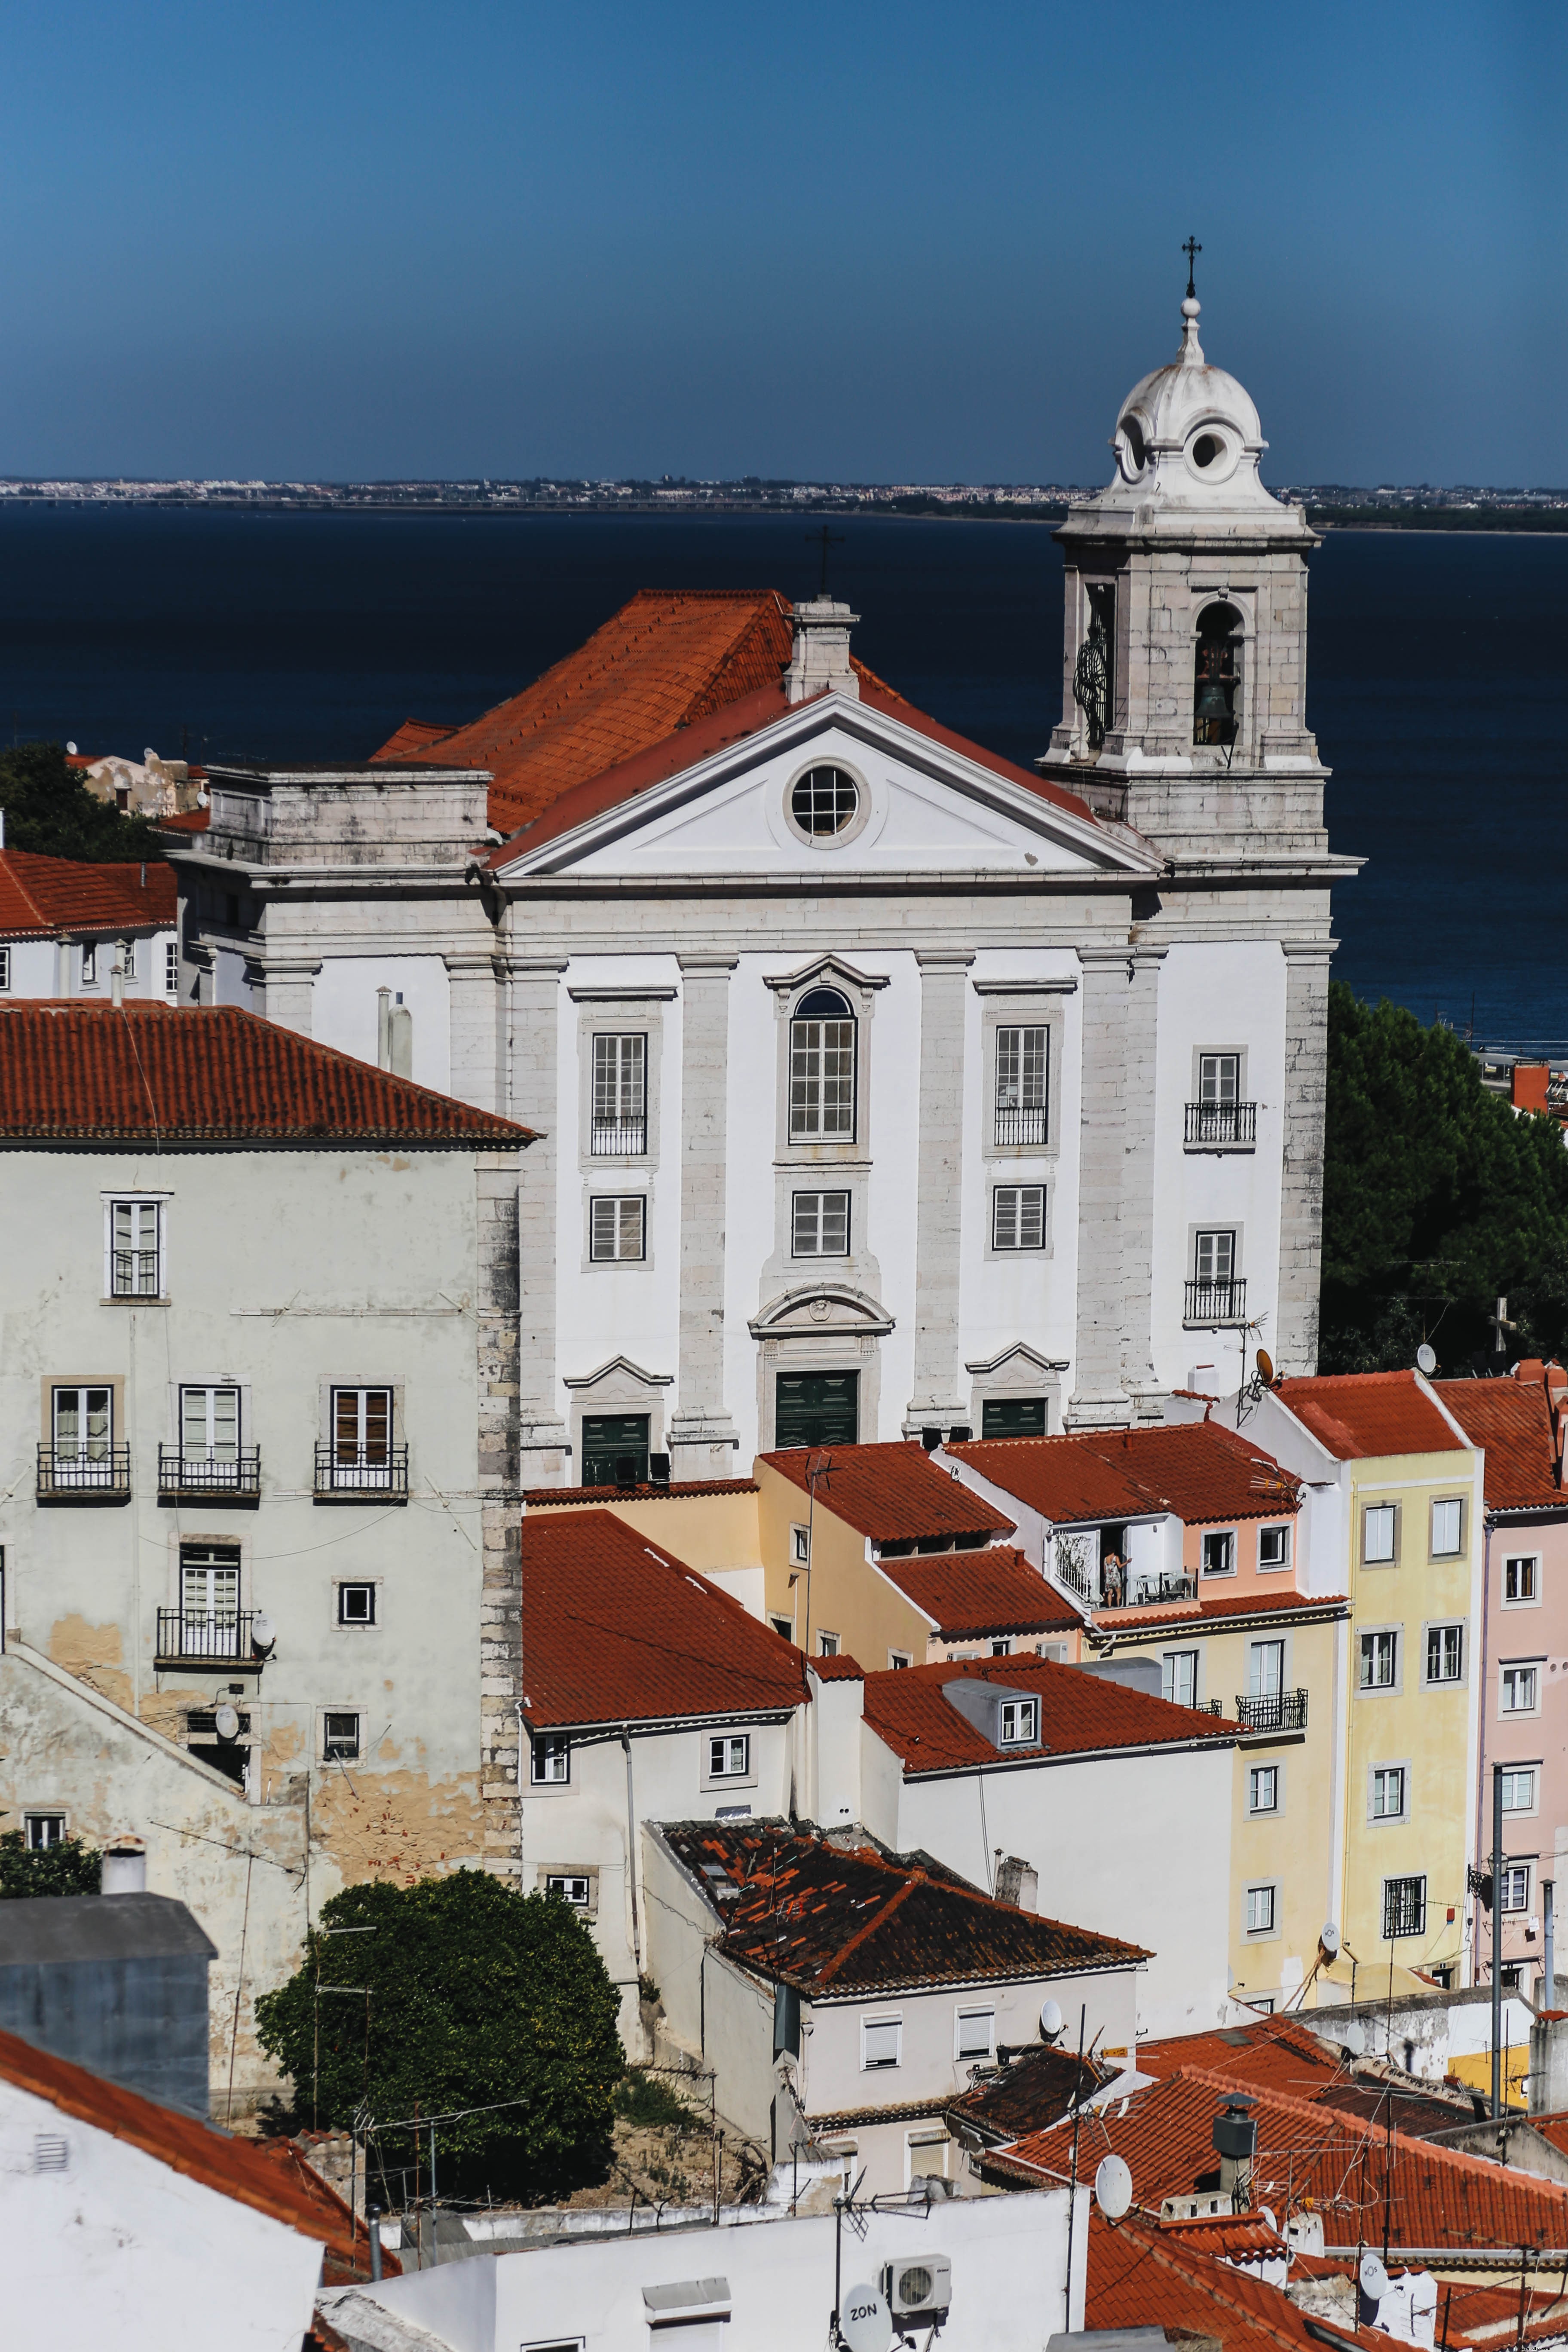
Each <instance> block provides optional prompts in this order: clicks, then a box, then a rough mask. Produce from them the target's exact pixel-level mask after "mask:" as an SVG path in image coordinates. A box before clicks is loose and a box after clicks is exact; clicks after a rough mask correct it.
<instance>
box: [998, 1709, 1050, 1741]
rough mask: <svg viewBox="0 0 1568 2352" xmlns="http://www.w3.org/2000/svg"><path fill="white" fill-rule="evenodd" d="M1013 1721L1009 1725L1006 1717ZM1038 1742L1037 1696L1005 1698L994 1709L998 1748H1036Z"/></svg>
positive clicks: (1038, 1711)
mask: <svg viewBox="0 0 1568 2352" xmlns="http://www.w3.org/2000/svg"><path fill="white" fill-rule="evenodd" d="M1009 1717H1012V1718H1013V1722H1012V1725H1011V1727H1009V1723H1008V1718H1009ZM1039 1744H1040V1702H1039V1700H1038V1699H1037V1698H1005V1699H1004V1700H1003V1701H1002V1703H1001V1705H1000V1706H998V1707H997V1709H996V1745H997V1747H998V1748H1037V1747H1038V1746H1039Z"/></svg>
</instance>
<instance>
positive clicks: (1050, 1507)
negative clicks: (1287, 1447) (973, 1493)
mask: <svg viewBox="0 0 1568 2352" xmlns="http://www.w3.org/2000/svg"><path fill="white" fill-rule="evenodd" d="M946 1451H947V1452H948V1453H949V1454H952V1456H953V1457H954V1459H955V1460H957V1461H960V1462H967V1463H969V1464H971V1465H973V1468H974V1469H976V1470H978V1471H979V1473H980V1475H981V1476H982V1477H983V1478H984V1479H986V1480H987V1481H988V1482H989V1483H990V1484H991V1485H992V1486H999V1487H1001V1488H1002V1490H1003V1491H1004V1493H1005V1494H1009V1495H1016V1496H1017V1497H1018V1499H1019V1501H1020V1502H1022V1503H1027V1504H1028V1505H1029V1506H1030V1507H1031V1508H1033V1509H1034V1510H1037V1511H1038V1512H1039V1513H1040V1514H1041V1515H1042V1517H1045V1518H1047V1519H1049V1520H1050V1521H1051V1522H1052V1523H1053V1525H1071V1524H1073V1523H1074V1522H1075V1521H1079V1520H1084V1519H1099V1520H1102V1521H1103V1520H1105V1519H1107V1518H1124V1517H1146V1516H1147V1515H1148V1514H1149V1513H1151V1512H1155V1511H1160V1512H1164V1511H1170V1512H1173V1513H1174V1515H1175V1517H1177V1518H1179V1519H1181V1520H1182V1521H1183V1522H1184V1524H1185V1525H1187V1526H1191V1527H1200V1526H1205V1525H1208V1524H1210V1523H1212V1522H1215V1521H1217V1520H1230V1519H1258V1518H1282V1517H1289V1514H1290V1513H1292V1512H1293V1511H1295V1509H1296V1508H1297V1507H1298V1503H1299V1499H1300V1486H1299V1484H1298V1482H1297V1480H1296V1479H1295V1478H1293V1477H1292V1476H1291V1475H1290V1473H1289V1471H1288V1470H1284V1469H1282V1468H1281V1467H1280V1465H1279V1463H1278V1462H1276V1461H1275V1459H1274V1457H1273V1455H1272V1454H1266V1453H1264V1451H1263V1449H1262V1447H1261V1446H1258V1445H1252V1444H1248V1442H1247V1439H1246V1438H1244V1437H1238V1436H1237V1434H1236V1433H1235V1431H1234V1430H1229V1429H1222V1428H1221V1427H1220V1425H1219V1424H1218V1423H1217V1422H1212V1421H1196V1422H1173V1423H1169V1424H1168V1425H1167V1426H1163V1427H1160V1428H1156V1429H1125V1430H1102V1431H1099V1432H1090V1431H1086V1432H1080V1433H1075V1434H1074V1435H1072V1436H1068V1437H983V1438H971V1439H965V1440H963V1441H961V1442H960V1443H958V1444H949V1445H948V1447H947V1448H946Z"/></svg>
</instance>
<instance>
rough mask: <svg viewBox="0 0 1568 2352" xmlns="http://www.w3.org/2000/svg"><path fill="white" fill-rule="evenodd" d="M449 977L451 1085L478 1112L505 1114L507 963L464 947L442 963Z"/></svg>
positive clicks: (484, 949)
mask: <svg viewBox="0 0 1568 2352" xmlns="http://www.w3.org/2000/svg"><path fill="white" fill-rule="evenodd" d="M441 961H442V962H443V963H444V964H445V965H446V967H447V973H448V975H449V979H450V991H449V1010H448V1013H447V1028H448V1032H449V1038H450V1045H451V1055H452V1061H451V1087H452V1092H453V1093H454V1094H455V1095H456V1096H457V1097H458V1101H459V1102H467V1103H472V1104H473V1106H474V1108H475V1109H476V1110H500V1108H501V1106H502V1105H503V1103H504V1102H505V1100H506V1088H505V1085H504V1083H503V1079H502V1066H501V1040H502V1035H503V1033H504V1029H505V1024H504V1022H503V1020H502V1017H501V1016H502V1013H504V1011H505V1007H506V965H505V962H504V960H503V959H502V958H500V956H498V955H497V954H496V953H495V951H494V950H493V949H491V948H489V947H488V946H486V947H476V948H471V949H470V948H465V949H460V950H458V952H457V953H456V954H454V955H446V956H443V957H442V959H441Z"/></svg>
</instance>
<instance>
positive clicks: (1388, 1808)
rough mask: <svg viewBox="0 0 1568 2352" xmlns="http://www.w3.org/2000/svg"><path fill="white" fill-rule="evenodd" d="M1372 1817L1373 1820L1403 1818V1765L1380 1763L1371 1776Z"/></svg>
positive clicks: (1396, 1819) (1381, 1820)
mask: <svg viewBox="0 0 1568 2352" xmlns="http://www.w3.org/2000/svg"><path fill="white" fill-rule="evenodd" d="M1372 1817H1373V1821H1374V1822H1397V1821H1403V1819H1404V1818H1405V1767H1404V1766H1403V1765H1402V1764H1385V1765H1380V1766H1379V1768H1378V1769H1377V1770H1376V1771H1375V1772H1374V1773H1373V1776H1372Z"/></svg>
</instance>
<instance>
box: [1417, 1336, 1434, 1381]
mask: <svg viewBox="0 0 1568 2352" xmlns="http://www.w3.org/2000/svg"><path fill="white" fill-rule="evenodd" d="M1415 1361H1416V1364H1417V1365H1418V1367H1419V1368H1420V1370H1422V1371H1424V1372H1425V1373H1426V1377H1427V1379H1428V1380H1430V1379H1431V1377H1432V1375H1433V1373H1434V1372H1435V1371H1436V1369H1437V1350H1436V1348H1429V1347H1428V1346H1427V1344H1426V1340H1425V1339H1423V1340H1422V1342H1421V1345H1420V1346H1419V1347H1418V1348H1417V1349H1416V1350H1415Z"/></svg>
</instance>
